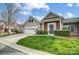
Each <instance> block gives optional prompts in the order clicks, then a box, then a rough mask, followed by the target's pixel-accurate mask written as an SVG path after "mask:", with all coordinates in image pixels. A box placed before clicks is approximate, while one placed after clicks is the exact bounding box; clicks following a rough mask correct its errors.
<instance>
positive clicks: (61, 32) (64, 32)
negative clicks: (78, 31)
mask: <svg viewBox="0 0 79 59" xmlns="http://www.w3.org/2000/svg"><path fill="white" fill-rule="evenodd" d="M53 32H54V35H56V36H70V31H69V30H55V31H53ZM37 34H48V31H40V30H37Z"/></svg>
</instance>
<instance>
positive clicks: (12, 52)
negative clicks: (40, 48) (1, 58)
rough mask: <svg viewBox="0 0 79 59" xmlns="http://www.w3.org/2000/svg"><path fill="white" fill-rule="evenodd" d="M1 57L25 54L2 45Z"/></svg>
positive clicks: (0, 44) (0, 47)
mask: <svg viewBox="0 0 79 59" xmlns="http://www.w3.org/2000/svg"><path fill="white" fill-rule="evenodd" d="M0 55H25V54H24V53H22V52H20V51H18V50H16V49H13V48H11V47H8V46H6V45H4V44H2V43H0Z"/></svg>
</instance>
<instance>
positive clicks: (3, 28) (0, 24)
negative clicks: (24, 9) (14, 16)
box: [0, 20, 21, 33]
mask: <svg viewBox="0 0 79 59" xmlns="http://www.w3.org/2000/svg"><path fill="white" fill-rule="evenodd" d="M8 27H9V28H8ZM20 28H21V27H20V25H19V24H17V23H16V22H12V23H11V22H10V23H9V25H8V24H7V22H6V21H5V20H0V32H7V31H8V30H9V32H10V33H12V32H13V30H15V29H17V30H19V31H21V29H20Z"/></svg>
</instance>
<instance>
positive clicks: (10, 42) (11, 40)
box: [0, 34, 51, 55]
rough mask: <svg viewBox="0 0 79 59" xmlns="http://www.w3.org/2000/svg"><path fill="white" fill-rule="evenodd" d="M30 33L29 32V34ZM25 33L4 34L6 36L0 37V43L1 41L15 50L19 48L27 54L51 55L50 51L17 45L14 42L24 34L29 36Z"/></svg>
mask: <svg viewBox="0 0 79 59" xmlns="http://www.w3.org/2000/svg"><path fill="white" fill-rule="evenodd" d="M29 35H30V34H29ZM29 35H27V34H16V35H11V36H6V37H0V43H3V44H5V45H7V46H9V47H11V48H14V49H16V50H19V51H21V52H23V53H25V54H28V55H51V54H50V53H46V52H42V51H38V50H34V49H31V48H28V47H24V46H21V45H17V44H16V42H17V41H18V40H19V39H21V38H23V37H26V36H29Z"/></svg>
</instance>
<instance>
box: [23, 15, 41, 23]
mask: <svg viewBox="0 0 79 59" xmlns="http://www.w3.org/2000/svg"><path fill="white" fill-rule="evenodd" d="M30 19H33V20H35V21H37V22H38V23H40V22H39V21H38V20H37V19H36V18H34V17H33V16H29V17H28V19H27V20H26V22H25V23H24V25H25V24H26V23H27V22H28V20H30Z"/></svg>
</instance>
